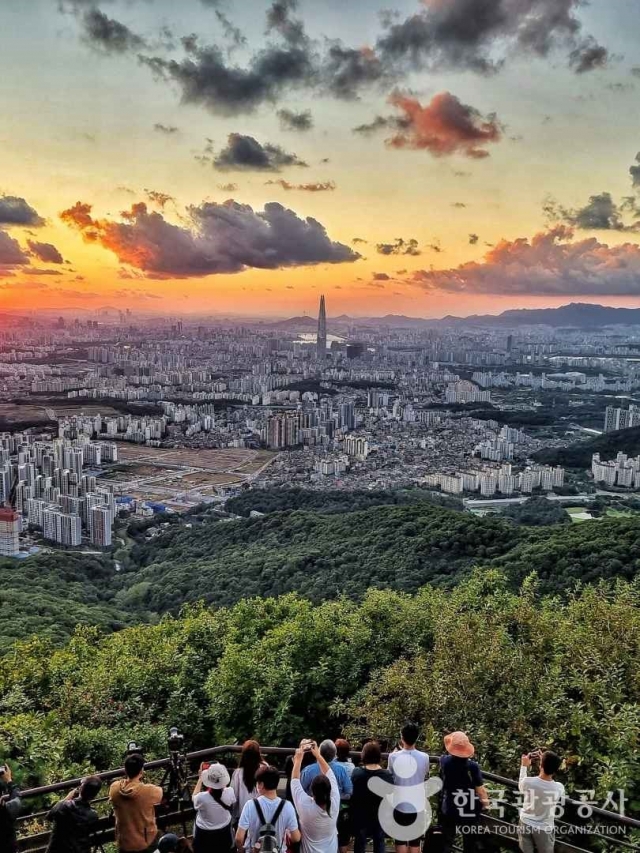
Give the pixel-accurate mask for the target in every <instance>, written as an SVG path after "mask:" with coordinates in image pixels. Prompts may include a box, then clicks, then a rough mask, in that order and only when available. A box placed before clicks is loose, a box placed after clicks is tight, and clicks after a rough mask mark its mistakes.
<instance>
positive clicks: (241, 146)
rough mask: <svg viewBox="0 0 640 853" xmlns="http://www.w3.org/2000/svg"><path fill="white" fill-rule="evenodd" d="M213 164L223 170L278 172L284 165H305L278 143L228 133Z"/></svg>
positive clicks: (305, 164)
mask: <svg viewBox="0 0 640 853" xmlns="http://www.w3.org/2000/svg"><path fill="white" fill-rule="evenodd" d="M213 165H214V166H215V167H216V169H218V170H220V171H224V172H230V171H254V172H279V171H280V169H282V168H283V167H284V166H307V165H308V164H307V163H305V162H304V160H300V158H299V157H298V156H297V155H296V154H289V153H288V152H287V151H285V150H284V149H283V148H281V147H280V146H279V145H271V144H270V143H268V142H266V143H265V144H264V145H262V144H261V143H260V142H258V140H257V139H254V138H253V136H244V135H243V134H241V133H230V134H229V138H228V140H227V146H226V148H223V149H222V151H220V153H219V154H218V155H217V156H216V157H215V159H214V160H213Z"/></svg>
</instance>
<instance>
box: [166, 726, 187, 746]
mask: <svg viewBox="0 0 640 853" xmlns="http://www.w3.org/2000/svg"><path fill="white" fill-rule="evenodd" d="M167 744H168V746H169V752H182V750H183V749H184V735H181V734H180V732H179V731H178V728H177V726H172V727H171V728H170V729H169V738H168V740H167Z"/></svg>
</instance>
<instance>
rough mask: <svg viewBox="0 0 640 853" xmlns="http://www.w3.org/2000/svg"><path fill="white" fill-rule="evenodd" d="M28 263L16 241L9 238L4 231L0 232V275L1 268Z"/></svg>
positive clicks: (24, 253)
mask: <svg viewBox="0 0 640 853" xmlns="http://www.w3.org/2000/svg"><path fill="white" fill-rule="evenodd" d="M28 263H29V258H28V256H27V254H26V252H24V251H23V249H22V248H21V247H20V244H19V243H18V241H17V240H14V239H13V237H10V236H9V235H8V234H7V232H6V231H0V274H1V273H2V269H3V268H5V269H6V268H11V267H18V266H22V265H23V264H28Z"/></svg>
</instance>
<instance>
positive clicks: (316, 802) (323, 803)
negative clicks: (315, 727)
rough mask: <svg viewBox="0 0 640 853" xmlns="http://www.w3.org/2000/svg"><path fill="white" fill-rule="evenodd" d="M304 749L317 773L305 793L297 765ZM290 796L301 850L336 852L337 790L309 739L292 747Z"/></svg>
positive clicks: (300, 761)
mask: <svg viewBox="0 0 640 853" xmlns="http://www.w3.org/2000/svg"><path fill="white" fill-rule="evenodd" d="M306 752H311V753H312V754H313V756H314V758H315V759H316V761H317V762H318V767H319V768H320V775H318V776H315V777H314V779H313V782H312V783H311V794H310V795H309V794H307V793H305V790H304V788H303V787H302V784H301V782H300V769H301V767H302V759H303V757H304V755H305V753H306ZM291 796H292V797H293V802H294V804H295V807H296V811H297V812H298V818H299V820H300V832H301V833H302V853H338V827H337V822H338V814H339V812H340V790H339V788H338V783H337V781H336V777H335V775H334V772H333V770H332V769H331V767H330V766H329V765H328V764H327V762H326V761H325V760H324V758H323V757H322V755H321V753H320V750H319V749H318V744H317V743H316V742H315V741H313V740H303V741H302V742H301V743H300V746H299V748H298V749H297V750H296V755H295V760H294V762H293V772H292V774H291Z"/></svg>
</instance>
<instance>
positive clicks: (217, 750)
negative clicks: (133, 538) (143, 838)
mask: <svg viewBox="0 0 640 853" xmlns="http://www.w3.org/2000/svg"><path fill="white" fill-rule="evenodd" d="M241 748H242V747H241V746H240V745H238V744H226V745H224V746H214V747H210V748H208V749H202V750H199V751H197V752H190V753H188V754H187V755H186V762H187V767H188V768H189V774H190V775H189V780H190V782H193V781H195V779H196V778H197V773H195V771H196V770H197V768H198V767H199V765H200V763H201V762H202V761H206V760H208V759H213V758H216V759H217V760H219V761H222V763H223V764H225V763H226V764H227V766H229V767H230V768H231V766H232V765H231V763H230V762H229V761H228V760H227V761H225V760H224V759H225V758H231V756H232V755H233V754H234V753H239V752H240V751H241ZM261 751H262V753H263V754H264V755H267V756H271V757H272V758H273V759H274V761H273V762H272V763H274V764H276V765H277V764H278V763H281V762H282V761H283V759H285V758H287V757H288V756H291V755H293V753H294V752H295V749H293V748H287V747H274V746H264V747H261ZM351 754H352V756H353V757H354V758H358V757H359V756H360V752H359V751H353V752H352V753H351ZM383 757H384V758H386V757H387V754H386V753H385V754H383ZM430 758H431V765H432V768H434V769H435V768H437V762H438V756H430ZM170 763H171V760H170V758H162V759H158V760H156V761H149V762H147V764H146V765H145V769H146V771H147V772H150V773H152V774H153V772H154V771H164V770H166V769H167V767H169V765H170ZM482 773H483V776H484V778H485V780H486V782H487V783H489V784H488V785H487V787H488V788H489V789H490V790H492V792H494V793H495V787H494V786H497V787H498V789H499V791H500V793H501V797H500V806H501V808H502V809H503V810H504V812H505V813H508V815H509V817H508V818H507V817H502V816H501V817H499V818H498V817H495V816H493V815H492V814H490V813H488V814H485V815H483V817H482V825H483V831H484V832H485V833H486V834H487V837H488V838H489V839H491V842H490V849H492V850H493V851H501V850H505V851H510V850H517V849H518V836H517V822H518V813H517V805H516V796H515V795H516V794H517V789H518V783H517V782H516V781H515V780H513V779H508V778H506V777H504V776H499V775H497V774H496V773H491V772H489V771H485V770H484V769H483V771H482ZM92 775H96V776H98V777H99V778H100V779H102V781H103V782H107V783H108V782H112V781H113V780H114V779H118V778H121V777H123V776H124V769H123V768H121V767H120V768H118V769H116V770H108V771H106V772H102V773H95V774H92ZM80 782H81V780H80V779H68V780H66V781H64V782H55V783H53V784H51V785H43V786H41V787H39V788H31V789H28V790H24V791H22V792H21V796H22V799H23V803H26V802H28V801H33V802H34V809H33V810H32V811H28V810H26V809H25V810H24V812H23V814H22V815H21V816H20V817H19V818H18V825H19V839H18V850H19V853H44V851H45V850H46V847H47V844H48V842H49V836H50V832H49V829H48V828H43V827H47V823H46V820H45V818H46V815H47V812H48V810H49V808H50V807H51V805H52V804H53V802H54V801H57V800H51V802H50V803H49V805H44V801H45V800H47V801H48V800H49V798H51V796H52V795H54V794H55V795H60V796H64V795H65V794H66V793H68V792H69V791H71V790H72V789H73V788H77V787H78V785H79V784H80ZM94 804H95V806H96V808H97V810H98V811H99V812H100V811H103V810H105V809H107V810H108V812H109V813H107V814H105V815H104V816H103V817H101V819H100V822H99V824H98V827H97V829H96V831H95V833H94V836H93V842H94V849H97V850H100V848H101V847H102V846H103V845H106V844H109V843H111V842H113V841H114V839H115V823H114V818H113V815H112V814H111V812H110V809H109V801H108V797H106V796H102V797H100V798H99V799H97V800H95V801H94ZM432 805H433V802H432ZM584 806H585V802H584V801H582V800H575V799H571V798H568V797H567V799H566V800H565V804H564V807H565V814H564V815H563V817H562V819H556V830H557V834H556V845H555V850H556V853H593V852H594V851H602V853H640V840H633V838H632V836H633V835H636V838H637V839H640V820H638V819H636V818H633V817H629V816H627V815H624V814H619V813H618V812H615V811H608V810H605V809H601V808H597V807H595V806H590V815H589V817H588V818H583V817H580V812H579V811H578V810H579V809H581V808H584ZM194 817H195V810H194V808H193V805H192V803H191V802H190V801H189V802H185V801H182V800H176V799H174V800H172V801H171V802H169V803H167V804H166V805H165V806H164V807H161V808H160V809H159V811H158V817H157V823H158V827H159V829H160V830H161V831H162V830H167V831H168V830H169V829H171V828H181V829H182V830H183V831H184V834H185V835H190V827H191V824H192V821H193V819H194ZM435 820H437V814H436V810H435V808H434V821H435ZM425 853H428V845H427V846H426V847H425Z"/></svg>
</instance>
